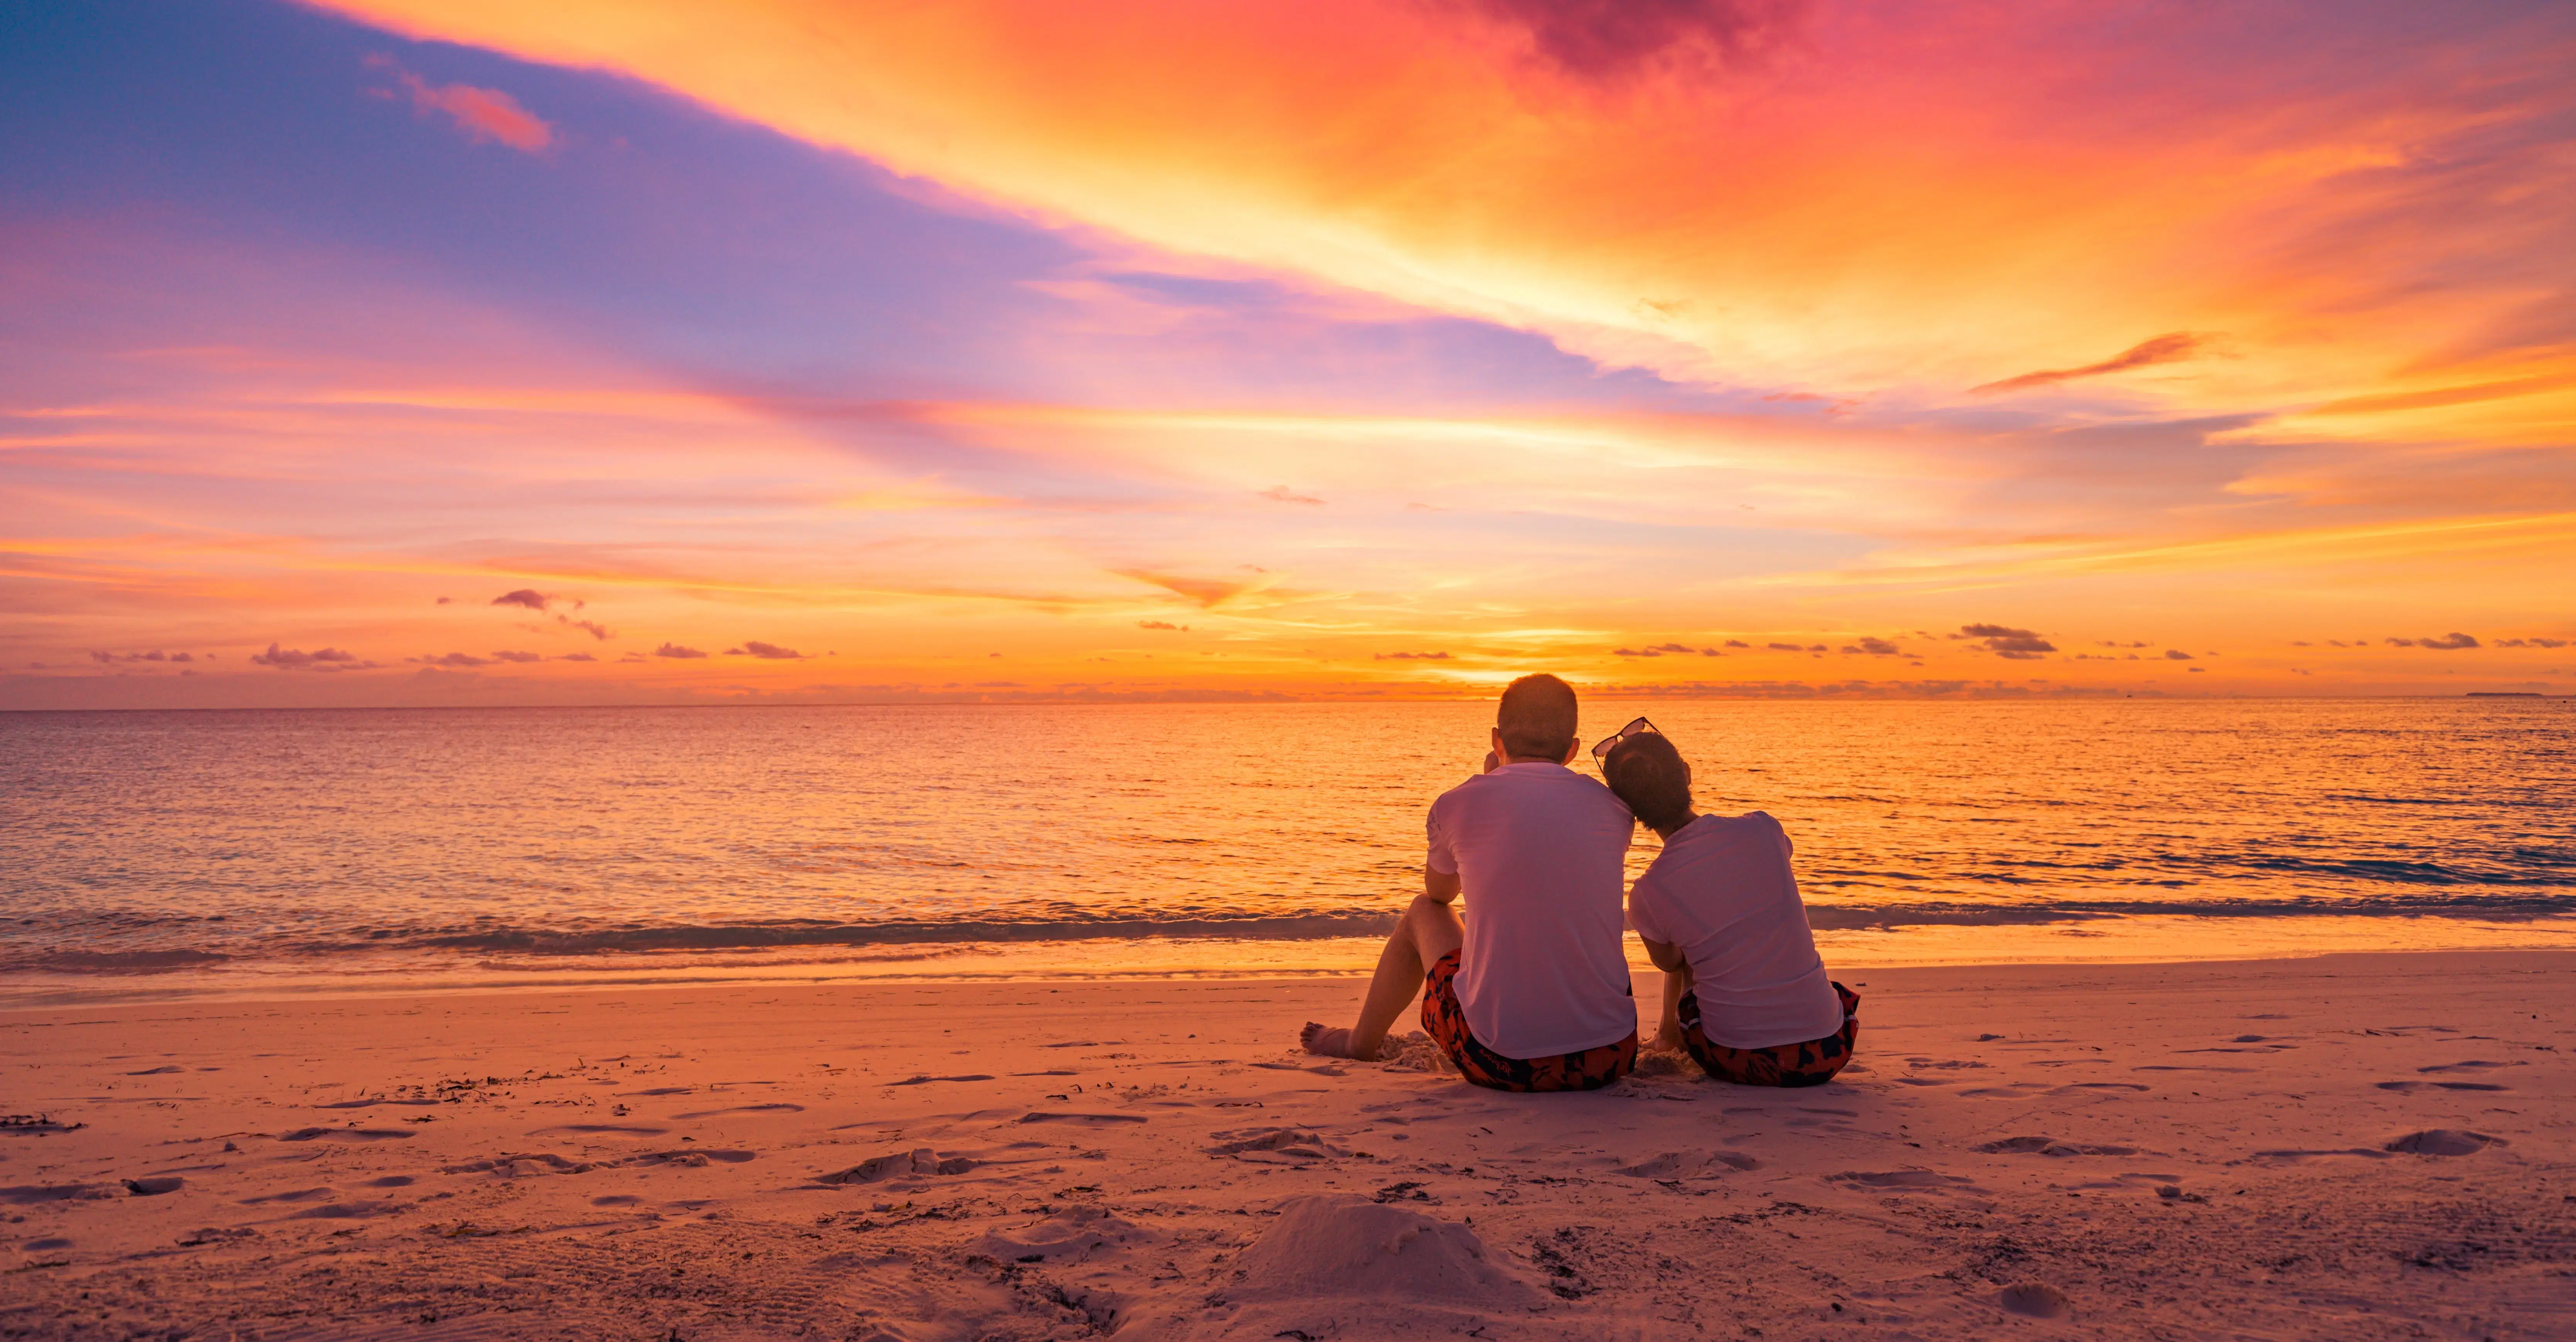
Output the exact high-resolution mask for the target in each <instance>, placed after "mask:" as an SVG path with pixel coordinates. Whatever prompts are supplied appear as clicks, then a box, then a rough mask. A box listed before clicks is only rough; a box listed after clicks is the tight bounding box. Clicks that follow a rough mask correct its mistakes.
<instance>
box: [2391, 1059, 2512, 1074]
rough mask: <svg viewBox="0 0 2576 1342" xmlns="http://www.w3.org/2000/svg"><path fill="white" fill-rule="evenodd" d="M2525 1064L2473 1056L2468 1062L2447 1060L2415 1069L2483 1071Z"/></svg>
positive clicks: (2427, 1070)
mask: <svg viewBox="0 0 2576 1342" xmlns="http://www.w3.org/2000/svg"><path fill="white" fill-rule="evenodd" d="M2525 1065H2526V1064H2523V1063H2519V1062H2488V1061H2487V1060H2485V1059H2483V1058H2471V1059H2469V1060H2468V1061H2467V1062H2446V1063H2442V1064H2440V1065H2438V1066H2434V1067H2418V1068H2416V1069H2415V1070H2416V1071H2418V1072H2483V1071H2485V1070H2487V1069H2488V1068H2490V1067H2521V1066H2525Z"/></svg>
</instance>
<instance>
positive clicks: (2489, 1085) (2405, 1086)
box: [2379, 1081, 2513, 1091]
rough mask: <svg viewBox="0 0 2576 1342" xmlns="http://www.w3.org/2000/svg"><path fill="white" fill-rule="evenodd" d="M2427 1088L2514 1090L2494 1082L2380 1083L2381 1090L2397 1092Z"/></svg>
mask: <svg viewBox="0 0 2576 1342" xmlns="http://www.w3.org/2000/svg"><path fill="white" fill-rule="evenodd" d="M2427 1086H2430V1087H2432V1088H2434V1089H2435V1090H2511V1089H2513V1088H2512V1087H2511V1086H2499V1085H2497V1084H2496V1083H2495V1082H2492V1081H2382V1082H2380V1083H2379V1088H2380V1089H2381V1090H2396V1091H2407V1090H2422V1089H2424V1088H2425V1087H2427Z"/></svg>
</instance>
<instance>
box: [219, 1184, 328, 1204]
mask: <svg viewBox="0 0 2576 1342" xmlns="http://www.w3.org/2000/svg"><path fill="white" fill-rule="evenodd" d="M329 1196H331V1190H330V1189H327V1188H295V1189H289V1190H287V1191H286V1192H283V1193H269V1194H265V1195H263V1196H260V1197H255V1198H243V1199H242V1200H241V1201H242V1205H243V1206H245V1207H256V1206H259V1205H261V1204H262V1203H268V1202H311V1201H313V1200H314V1199H316V1198H327V1197H329Z"/></svg>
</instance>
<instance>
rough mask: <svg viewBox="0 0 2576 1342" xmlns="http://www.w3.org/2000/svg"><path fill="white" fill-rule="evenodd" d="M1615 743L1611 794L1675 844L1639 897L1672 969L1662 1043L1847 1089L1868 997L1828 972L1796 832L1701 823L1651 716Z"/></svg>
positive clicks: (1631, 912) (1751, 821) (1637, 920)
mask: <svg viewBox="0 0 2576 1342" xmlns="http://www.w3.org/2000/svg"><path fill="white" fill-rule="evenodd" d="M1603 744H1604V745H1606V746H1608V749H1607V750H1606V751H1604V750H1599V749H1596V750H1595V752H1594V753H1596V754H1599V755H1601V756H1602V760H1601V773H1602V776H1603V777H1605V778H1608V779H1609V780H1610V790H1611V791H1613V792H1615V793H1617V794H1618V795H1619V800H1621V801H1623V802H1626V803H1627V804H1628V809H1629V810H1631V811H1634V812H1636V815H1637V818H1638V819H1639V820H1642V821H1644V822H1645V823H1646V827H1647V828H1648V829H1651V830H1653V831H1654V832H1655V833H1657V834H1659V835H1662V836H1663V840H1664V851H1663V852H1662V853H1661V854H1660V855H1658V856H1657V857H1656V858H1655V861H1654V865H1652V866H1650V867H1648V868H1646V871H1645V874H1644V875H1642V876H1639V877H1638V878H1637V886H1636V888H1635V889H1634V890H1632V891H1630V892H1629V894H1628V921H1629V923H1630V925H1631V926H1634V927H1635V928H1636V929H1637V937H1638V939H1639V940H1640V941H1643V942H1644V943H1645V944H1646V955H1647V957H1648V958H1650V959H1652V960H1653V961H1654V962H1655V967H1656V968H1657V969H1660V970H1663V971H1664V1017H1663V1026H1662V1028H1661V1029H1659V1030H1658V1031H1657V1032H1656V1034H1655V1042H1654V1043H1653V1045H1651V1047H1653V1048H1656V1049H1659V1050H1660V1049H1688V1050H1689V1051H1690V1055H1691V1057H1693V1058H1695V1059H1697V1060H1698V1062H1699V1065H1700V1067H1701V1068H1702V1069H1703V1070H1705V1071H1706V1072H1707V1073H1708V1074H1709V1075H1710V1076H1713V1077H1716V1078H1718V1079H1719V1080H1722V1081H1733V1082H1736V1083H1738V1084H1741V1085H1747V1086H1820V1085H1823V1084H1824V1083H1825V1082H1828V1081H1831V1080H1833V1079H1834V1074H1835V1073H1837V1072H1839V1071H1841V1070H1842V1069H1843V1064H1844V1063H1846V1062H1849V1061H1851V1053H1852V1043H1853V1041H1854V1040H1855V1039H1856V1038H1857V1037H1858V1036H1859V1033H1860V998H1859V997H1858V996H1857V995H1856V994H1854V993H1853V992H1852V990H1851V989H1849V988H1846V987H1844V986H1843V985H1841V984H1839V983H1836V982H1833V981H1832V980H1831V979H1828V978H1827V977H1825V962H1824V960H1823V958H1822V957H1820V956H1818V955H1817V954H1816V938H1815V934H1814V933H1813V932H1812V931H1810V930H1809V929H1808V927H1807V906H1806V905H1805V904H1804V903H1802V902H1800V900H1799V898H1798V878H1797V877H1796V876H1795V875H1794V874H1792V873H1791V871H1790V870H1789V835H1788V834H1787V832H1786V831H1784V830H1782V829H1781V828H1780V822H1779V821H1777V820H1774V819H1772V818H1771V817H1770V816H1768V815H1765V814H1763V813H1762V812H1760V811H1747V812H1745V813H1744V814H1743V815H1738V816H1723V815H1698V814H1694V813H1693V812H1692V810H1691V787H1690V784H1691V772H1690V765H1689V764H1688V763H1686V762H1684V760H1683V759H1682V756H1681V752H1680V751H1678V750H1675V749H1674V748H1673V743H1672V742H1671V741H1669V740H1667V739H1665V738H1664V737H1663V736H1662V735H1661V734H1660V733H1658V732H1656V731H1655V730H1654V728H1653V726H1652V724H1650V723H1648V722H1646V720H1645V719H1643V718H1639V719H1638V720H1637V721H1636V722H1633V723H1631V724H1629V727H1628V730H1627V731H1624V732H1622V733H1620V735H1619V736H1618V737H1616V738H1613V741H1611V742H1604V743H1603Z"/></svg>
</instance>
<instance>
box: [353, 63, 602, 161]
mask: <svg viewBox="0 0 2576 1342" xmlns="http://www.w3.org/2000/svg"><path fill="white" fill-rule="evenodd" d="M367 65H368V68H370V69H376V70H384V71H387V72H389V73H391V74H392V75H393V77H394V78H395V79H396V80H397V81H399V82H400V83H401V84H402V86H403V90H404V91H405V92H406V93H409V94H410V95H411V105H412V106H413V107H416V108H418V109H420V110H421V111H424V112H443V113H445V114H446V115H447V117H448V118H449V119H450V120H452V121H454V122H455V123H456V125H457V128H458V129H459V130H462V131H464V132H465V134H466V136H467V137H468V138H470V139H472V140H473V141H474V142H475V143H477V144H480V143H482V142H484V141H486V140H497V141H499V142H501V143H502V144H505V145H508V146H510V147H511V148H512V149H517V150H522V151H524V152H526V153H531V154H533V153H536V152H538V151H540V150H542V149H544V148H546V147H547V146H548V145H551V144H553V143H554V142H555V132H554V127H552V126H549V125H547V124H546V123H545V122H544V121H542V120H539V119H538V118H537V117H536V116H534V115H532V114H531V113H530V112H529V111H528V109H526V108H524V107H521V106H519V101H518V99H516V98H513V97H511V96H510V95H509V94H506V93H503V92H502V91H500V90H499V89H483V88H476V87H474V86H473V85H471V84H436V85H433V84H431V83H430V82H429V81H427V80H425V79H422V78H421V77H420V76H418V75H416V74H413V73H412V72H411V71H409V70H405V69H403V68H402V67H401V66H399V65H397V64H395V63H394V61H393V58H391V57H389V56H370V57H368V58H367Z"/></svg>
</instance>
